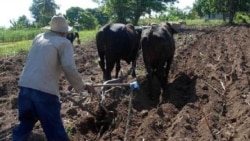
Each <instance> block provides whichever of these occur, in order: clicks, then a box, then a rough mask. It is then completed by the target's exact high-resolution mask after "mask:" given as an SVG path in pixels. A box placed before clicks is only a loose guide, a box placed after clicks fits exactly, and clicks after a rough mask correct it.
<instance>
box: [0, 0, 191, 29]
mask: <svg viewBox="0 0 250 141" xmlns="http://www.w3.org/2000/svg"><path fill="white" fill-rule="evenodd" d="M32 1H33V0H7V1H4V3H2V4H1V5H0V27H6V28H8V27H10V26H11V23H10V20H12V21H17V20H18V18H19V17H20V16H23V15H25V16H26V17H27V18H28V19H29V20H31V21H32V20H33V19H32V16H31V12H30V11H29V7H30V6H31V4H32ZM54 1H55V3H56V4H57V5H58V6H60V10H58V11H57V13H62V14H65V13H66V10H67V9H69V8H70V7H81V8H83V9H86V8H95V7H98V5H97V3H94V2H93V1H92V0H54ZM194 1H195V0H179V3H178V4H176V5H175V6H177V7H179V8H180V9H183V8H185V7H186V6H190V7H192V5H193V2H194Z"/></svg>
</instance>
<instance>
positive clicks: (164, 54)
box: [140, 23, 177, 98]
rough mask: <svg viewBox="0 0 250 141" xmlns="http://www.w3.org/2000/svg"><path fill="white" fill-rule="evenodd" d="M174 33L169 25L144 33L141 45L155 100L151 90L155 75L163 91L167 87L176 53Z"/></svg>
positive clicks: (156, 26)
mask: <svg viewBox="0 0 250 141" xmlns="http://www.w3.org/2000/svg"><path fill="white" fill-rule="evenodd" d="M174 33H177V31H176V30H175V29H174V28H173V27H172V26H171V25H170V24H169V23H164V24H161V25H152V26H151V27H149V28H147V29H144V30H143V31H142V35H141V41H140V44H141V47H142V54H143V61H144V65H145V68H146V71H147V78H148V84H149V88H150V91H149V92H150V96H151V98H154V96H153V95H152V90H151V88H152V80H153V76H154V75H155V76H156V77H157V78H158V80H159V81H160V84H161V87H162V89H163V90H164V89H165V88H166V86H167V82H168V74H169V70H170V66H171V64H172V61H173V57H174V52H175V42H174V38H173V34H174Z"/></svg>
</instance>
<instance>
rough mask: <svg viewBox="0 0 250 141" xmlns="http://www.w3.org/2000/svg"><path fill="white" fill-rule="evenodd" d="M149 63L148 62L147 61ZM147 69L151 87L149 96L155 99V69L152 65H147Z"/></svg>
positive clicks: (149, 86)
mask: <svg viewBox="0 0 250 141" xmlns="http://www.w3.org/2000/svg"><path fill="white" fill-rule="evenodd" d="M145 64H147V63H145ZM146 70H147V72H148V74H147V80H148V88H149V97H150V98H151V99H152V100H154V99H155V96H154V94H153V93H154V92H153V88H152V87H153V85H152V84H153V75H154V72H153V69H152V67H151V66H150V65H146Z"/></svg>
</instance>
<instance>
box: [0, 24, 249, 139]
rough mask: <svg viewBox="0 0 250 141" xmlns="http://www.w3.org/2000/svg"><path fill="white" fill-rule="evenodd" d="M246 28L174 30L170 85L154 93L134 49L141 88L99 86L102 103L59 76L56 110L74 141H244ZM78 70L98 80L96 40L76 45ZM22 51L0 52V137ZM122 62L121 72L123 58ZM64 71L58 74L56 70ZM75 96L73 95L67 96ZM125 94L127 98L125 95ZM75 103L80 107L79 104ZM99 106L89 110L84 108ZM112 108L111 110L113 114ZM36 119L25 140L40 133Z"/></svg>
mask: <svg viewBox="0 0 250 141" xmlns="http://www.w3.org/2000/svg"><path fill="white" fill-rule="evenodd" d="M249 33H250V28H249V27H246V26H223V27H203V28H193V27H185V28H184V29H183V30H182V32H180V33H179V34H177V35H175V40H176V46H177V49H176V54H175V58H174V63H173V65H172V68H171V72H170V76H169V77H170V80H169V86H168V88H167V90H166V91H165V92H161V91H160V86H159V82H158V81H157V80H156V79H155V80H154V86H153V87H154V89H155V94H156V95H158V94H160V93H162V96H160V98H159V100H156V101H152V100H150V99H149V98H148V86H147V79H146V73H145V69H144V65H143V62H142V58H141V56H140V57H139V59H138V65H137V66H138V67H137V69H136V72H137V78H136V79H134V78H131V76H129V77H128V78H127V79H126V80H125V81H124V83H131V82H134V81H137V82H138V83H139V86H140V89H138V90H133V91H132V90H131V89H130V88H129V87H112V89H111V90H110V91H108V92H107V93H105V99H104V103H103V104H104V106H105V107H106V108H107V109H108V111H112V112H113V113H111V112H110V113H109V114H110V115H108V116H107V115H106V117H105V114H104V113H103V110H100V106H98V100H97V95H98V94H99V92H100V88H99V87H98V88H96V91H97V94H92V95H90V96H87V97H86V96H85V95H84V94H77V93H74V91H73V90H72V88H71V87H70V86H69V84H68V82H67V81H65V80H64V79H62V80H61V81H60V86H61V87H60V89H61V94H62V95H61V101H62V117H63V119H64V123H65V128H66V130H67V132H68V133H69V135H70V137H71V139H72V140H73V141H87V140H88V141H109V140H113V141H118V140H127V141H214V140H216V141H249V140H250V34H249ZM75 53H76V56H75V57H76V63H77V65H78V68H79V72H80V73H81V75H82V77H83V78H84V79H85V80H86V81H88V82H92V83H95V84H102V83H103V81H102V72H101V69H100V67H99V66H98V62H97V59H98V57H97V53H96V46H95V42H94V41H92V42H88V43H82V44H81V45H80V46H76V47H75ZM25 58H26V54H25V53H23V54H21V55H19V56H16V57H12V56H8V57H2V58H1V59H0V78H1V79H0V141H10V140H11V130H12V128H13V126H15V125H16V124H17V123H18V120H17V106H18V104H17V94H18V88H17V80H18V78H19V74H20V73H21V70H22V67H23V63H24V60H25ZM122 64H123V68H124V72H125V73H126V72H127V70H128V67H130V66H128V65H126V64H125V63H122ZM62 78H63V77H62ZM72 101H74V102H72ZM130 102H131V103H130ZM81 106H82V107H81ZM84 108H85V109H86V108H88V109H89V110H90V111H92V112H94V113H95V114H98V115H97V116H92V115H91V114H90V113H89V112H87V111H86V110H83V109H84ZM112 116H113V118H112ZM42 140H45V139H44V134H43V131H42V129H41V126H40V124H39V123H37V124H36V126H35V128H34V130H33V134H32V136H31V137H30V141H42Z"/></svg>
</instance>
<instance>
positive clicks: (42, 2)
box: [30, 0, 59, 26]
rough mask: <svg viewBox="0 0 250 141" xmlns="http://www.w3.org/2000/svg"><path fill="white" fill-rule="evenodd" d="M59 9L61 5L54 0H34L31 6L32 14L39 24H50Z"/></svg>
mask: <svg viewBox="0 0 250 141" xmlns="http://www.w3.org/2000/svg"><path fill="white" fill-rule="evenodd" d="M57 9H59V6H58V5H57V4H56V3H55V2H54V0H33V3H32V5H31V7H30V11H31V13H32V16H33V18H34V19H35V22H36V23H37V24H38V26H46V25H48V23H49V21H50V19H51V17H52V16H53V15H55V14H56V10H57Z"/></svg>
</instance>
